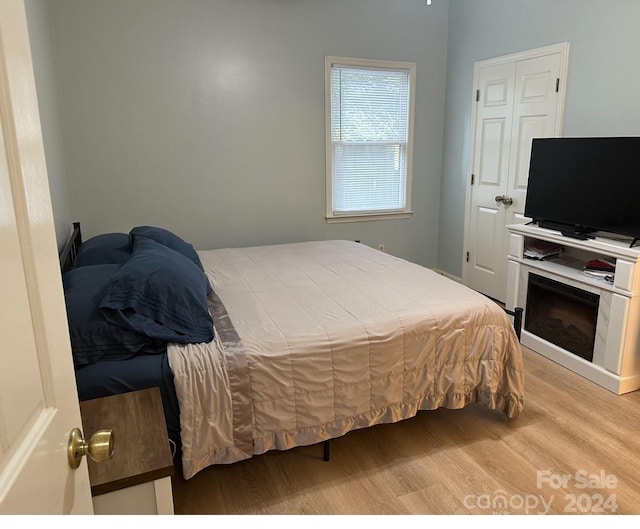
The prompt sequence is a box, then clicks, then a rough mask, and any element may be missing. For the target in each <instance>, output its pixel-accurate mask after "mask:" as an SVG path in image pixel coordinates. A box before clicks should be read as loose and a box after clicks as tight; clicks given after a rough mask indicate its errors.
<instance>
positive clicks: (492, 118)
mask: <svg viewBox="0 0 640 529" xmlns="http://www.w3.org/2000/svg"><path fill="white" fill-rule="evenodd" d="M568 61H569V43H567V42H565V43H561V44H556V45H553V46H548V47H545V48H537V49H534V50H529V51H525V52H521V53H517V54H512V55H506V56H503V57H496V58H493V59H487V60H484V61H479V62H476V64H475V67H474V101H473V116H472V123H471V144H470V150H469V152H470V164H469V166H470V168H471V170H470V176H469V184H468V186H467V205H466V217H465V243H464V247H465V250H464V256H463V265H462V280H463V283H464V284H465V285H467V286H469V287H470V288H473V289H474V290H477V291H479V292H482V293H483V294H485V295H487V296H489V297H491V298H493V299H495V300H497V301H501V302H504V301H505V299H506V289H507V279H506V270H507V253H508V252H507V250H508V233H507V230H506V226H507V225H509V224H520V223H525V222H528V221H529V220H530V219H528V218H526V217H525V216H524V206H525V200H526V190H527V181H528V178H529V160H530V157H531V141H532V139H533V138H540V137H552V136H560V135H561V133H562V120H563V116H564V99H565V92H566V78H567V69H568Z"/></svg>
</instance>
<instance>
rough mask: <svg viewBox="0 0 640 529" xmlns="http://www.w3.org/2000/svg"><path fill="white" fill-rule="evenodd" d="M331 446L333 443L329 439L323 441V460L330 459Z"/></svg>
mask: <svg viewBox="0 0 640 529" xmlns="http://www.w3.org/2000/svg"><path fill="white" fill-rule="evenodd" d="M330 446H331V445H330V444H329V440H328V439H327V440H326V441H324V442H323V443H322V451H323V454H322V460H323V461H329V457H330V455H331V454H330Z"/></svg>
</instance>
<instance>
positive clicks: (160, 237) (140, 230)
mask: <svg viewBox="0 0 640 529" xmlns="http://www.w3.org/2000/svg"><path fill="white" fill-rule="evenodd" d="M129 235H130V236H131V239H132V242H134V241H135V240H136V237H146V238H147V239H151V240H154V241H155V242H157V243H159V244H162V245H163V246H166V247H167V248H171V249H172V250H174V251H176V252H178V253H179V254H182V255H184V256H185V257H186V258H188V259H190V260H191V261H193V262H194V263H195V264H196V265H197V266H198V268H200V270H204V268H203V266H202V262H201V261H200V257H199V256H198V252H196V250H195V248H194V247H193V245H192V244H189V243H188V242H187V241H185V240H184V239H182V238H181V237H178V236H177V235H176V234H175V233H173V232H171V231H169V230H167V229H165V228H158V227H156V226H137V227H135V228H133V229H132V230H131V231H130V232H129ZM211 290H212V288H211V285H210V284H209V280H208V279H207V294H210V293H211Z"/></svg>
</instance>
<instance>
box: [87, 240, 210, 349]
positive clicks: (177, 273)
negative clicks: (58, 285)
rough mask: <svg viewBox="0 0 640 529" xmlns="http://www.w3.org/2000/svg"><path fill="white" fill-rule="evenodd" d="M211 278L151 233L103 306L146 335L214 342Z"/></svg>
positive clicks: (107, 312) (137, 244) (107, 313)
mask: <svg viewBox="0 0 640 529" xmlns="http://www.w3.org/2000/svg"><path fill="white" fill-rule="evenodd" d="M208 284H209V283H208V281H207V278H206V277H205V275H204V273H203V272H202V270H200V268H198V267H197V266H196V264H195V263H193V261H191V260H189V259H188V258H186V257H185V256H184V255H182V254H180V253H178V252H176V251H174V250H172V249H171V248H168V247H167V246H164V245H162V244H159V243H157V242H156V241H153V240H151V239H148V238H146V237H136V238H135V239H134V241H133V253H132V255H131V259H129V260H128V261H127V262H126V263H125V264H124V265H122V267H121V268H120V270H118V272H117V273H116V274H115V275H114V276H113V278H112V279H111V281H110V282H109V285H108V286H107V289H106V292H105V295H104V297H103V298H102V301H101V302H100V305H99V306H100V310H101V311H102V314H103V315H104V316H105V318H106V319H107V320H108V321H110V322H112V323H114V324H116V325H120V326H121V327H126V328H128V329H131V330H132V331H136V332H138V333H140V334H144V335H146V336H149V337H152V338H156V339H160V340H166V341H168V342H177V343H199V342H209V341H211V340H212V339H213V319H212V317H211V314H210V313H209V308H208V306H207V294H208Z"/></svg>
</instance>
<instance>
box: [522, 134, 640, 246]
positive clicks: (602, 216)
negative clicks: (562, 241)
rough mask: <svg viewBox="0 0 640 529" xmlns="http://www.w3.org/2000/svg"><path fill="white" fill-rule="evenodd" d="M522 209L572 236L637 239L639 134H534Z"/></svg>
mask: <svg viewBox="0 0 640 529" xmlns="http://www.w3.org/2000/svg"><path fill="white" fill-rule="evenodd" d="M524 214H525V216H526V217H529V218H531V219H533V222H535V223H537V224H538V226H540V227H541V228H549V229H553V230H558V231H560V232H562V233H563V234H564V235H567V236H571V237H576V238H581V239H585V238H590V237H593V233H594V232H598V231H600V232H607V233H611V234H617V235H623V236H627V237H630V238H633V241H632V242H631V245H633V244H635V242H636V239H640V137H585V138H564V137H562V138H534V139H533V141H532V144H531V162H530V165H529V181H528V187H527V198H526V202H525V208H524Z"/></svg>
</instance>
